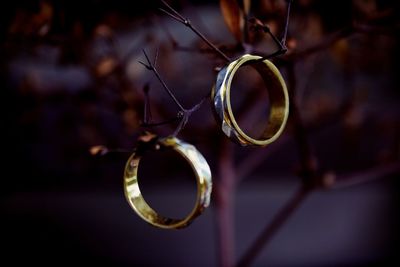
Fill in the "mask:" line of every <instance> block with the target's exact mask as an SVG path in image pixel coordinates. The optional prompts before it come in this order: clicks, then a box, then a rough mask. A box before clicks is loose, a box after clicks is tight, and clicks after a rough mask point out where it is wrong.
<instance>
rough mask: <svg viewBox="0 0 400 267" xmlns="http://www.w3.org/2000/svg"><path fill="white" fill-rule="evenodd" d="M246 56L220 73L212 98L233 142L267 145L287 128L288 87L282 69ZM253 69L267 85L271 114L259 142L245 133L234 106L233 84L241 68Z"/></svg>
mask: <svg viewBox="0 0 400 267" xmlns="http://www.w3.org/2000/svg"><path fill="white" fill-rule="evenodd" d="M260 58H261V57H259V56H253V55H247V54H246V55H243V56H241V57H240V58H238V59H237V60H235V61H233V62H231V63H230V64H228V65H227V66H226V67H224V68H223V69H221V70H220V72H219V73H218V76H217V81H216V83H215V85H214V87H213V90H212V94H211V99H212V101H213V108H214V111H215V115H216V117H217V120H218V121H219V122H220V123H221V127H222V131H223V132H224V133H225V135H226V136H228V137H229V138H230V139H231V140H233V141H234V142H236V143H239V144H240V145H242V146H249V145H252V146H266V145H268V144H270V143H272V142H274V141H275V140H276V139H277V138H278V137H279V136H280V135H281V133H282V131H283V129H284V128H285V125H286V121H287V118H288V115H289V97H288V92H287V88H286V84H285V81H284V79H283V78H282V75H281V74H280V72H279V70H278V69H277V68H276V67H275V65H274V64H273V63H272V62H270V61H269V60H262V61H261V60H260ZM246 65H248V66H252V67H253V68H254V69H255V70H256V71H257V72H258V73H259V74H260V75H261V77H262V78H263V81H264V83H265V85H266V86H267V90H268V95H269V102H270V112H269V119H268V123H267V126H266V128H265V130H264V132H263V133H262V134H261V136H260V137H258V138H257V139H255V138H252V137H250V136H249V135H248V134H246V133H245V132H244V131H243V130H242V129H241V128H240V127H239V125H238V123H237V122H236V119H235V116H234V114H233V111H232V106H231V84H232V80H233V77H234V76H235V74H236V72H237V71H238V69H239V68H240V67H241V66H246Z"/></svg>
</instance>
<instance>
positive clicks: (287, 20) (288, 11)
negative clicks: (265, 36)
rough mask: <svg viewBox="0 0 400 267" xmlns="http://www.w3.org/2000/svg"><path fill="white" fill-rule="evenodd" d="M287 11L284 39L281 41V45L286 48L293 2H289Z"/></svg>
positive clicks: (290, 0)
mask: <svg viewBox="0 0 400 267" xmlns="http://www.w3.org/2000/svg"><path fill="white" fill-rule="evenodd" d="M286 2H287V11H286V22H285V30H284V32H283V37H282V40H281V44H282V45H283V46H284V47H286V37H287V33H288V28H289V18H290V7H291V5H292V2H293V0H287V1H286Z"/></svg>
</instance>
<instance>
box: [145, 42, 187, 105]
mask: <svg viewBox="0 0 400 267" xmlns="http://www.w3.org/2000/svg"><path fill="white" fill-rule="evenodd" d="M143 54H144V56H145V57H146V60H147V64H145V63H143V62H141V61H139V63H140V64H142V65H143V66H145V67H146V68H147V69H148V70H151V71H152V72H153V73H154V74H155V75H156V77H157V79H158V81H159V82H160V83H161V84H162V86H163V88H164V89H165V91H166V92H167V93H168V95H169V96H170V97H171V98H172V100H173V101H174V103H175V104H176V105H177V106H178V108H179V109H180V110H185V108H184V107H183V106H182V105H181V103H179V101H178V99H176V97H175V96H174V94H173V93H172V91H171V90H170V89H169V88H168V86H167V84H166V83H165V82H164V80H163V79H162V78H161V76H160V74H159V73H158V70H157V68H156V67H155V64H153V63H151V61H150V59H149V56H148V55H147V53H146V51H145V50H144V49H143Z"/></svg>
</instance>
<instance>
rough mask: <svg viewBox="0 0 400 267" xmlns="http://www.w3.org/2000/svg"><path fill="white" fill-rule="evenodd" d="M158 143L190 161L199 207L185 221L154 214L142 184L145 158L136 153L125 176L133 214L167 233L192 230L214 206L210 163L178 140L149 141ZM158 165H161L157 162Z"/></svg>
mask: <svg viewBox="0 0 400 267" xmlns="http://www.w3.org/2000/svg"><path fill="white" fill-rule="evenodd" d="M151 142H153V143H155V145H154V147H155V148H156V149H160V148H169V149H173V150H175V151H176V152H178V154H179V155H181V156H182V157H183V158H185V159H186V161H188V163H189V164H190V166H191V167H192V169H193V172H194V174H195V177H196V181H197V197H196V204H195V206H194V207H193V209H192V211H191V212H190V214H189V215H188V216H186V217H185V218H183V219H176V218H168V217H164V216H163V215H160V214H158V213H157V212H156V211H154V210H153V209H152V208H151V207H150V206H149V205H148V204H147V203H146V201H145V200H144V198H143V196H142V194H141V192H140V188H139V184H138V168H139V163H140V158H141V154H142V153H141V152H140V150H139V149H138V150H136V151H135V152H134V153H133V154H132V155H131V157H130V158H129V159H128V161H127V163H126V166H125V173H124V190H125V197H126V199H127V200H128V202H129V204H130V206H131V207H132V208H133V210H134V211H135V212H136V213H137V214H138V215H139V216H140V217H141V218H142V219H143V220H145V221H146V222H148V223H150V224H152V225H154V226H157V227H160V228H165V229H178V228H183V227H186V226H188V225H189V224H190V223H191V222H192V221H193V220H194V219H195V218H196V217H197V216H199V215H200V214H201V213H202V212H203V210H204V209H205V208H206V207H208V206H209V204H210V195H211V188H212V181H211V171H210V167H209V166H208V164H207V161H206V160H205V159H204V157H203V156H202V155H201V154H200V152H199V151H198V150H197V149H196V148H195V147H194V146H193V145H190V144H187V143H185V142H183V141H181V140H179V139H178V138H175V137H167V138H163V139H157V138H156V137H155V138H153V139H151V140H149V141H148V143H151ZM155 164H157V163H156V162H155Z"/></svg>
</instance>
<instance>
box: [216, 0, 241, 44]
mask: <svg viewBox="0 0 400 267" xmlns="http://www.w3.org/2000/svg"><path fill="white" fill-rule="evenodd" d="M219 4H220V7H221V12H222V16H223V17H224V20H225V23H226V25H227V26H228V29H229V30H230V31H231V33H232V34H233V36H234V37H235V38H236V40H238V41H239V42H241V41H242V39H243V34H242V30H243V27H244V18H243V14H242V10H241V9H240V7H239V4H238V3H237V2H236V0H220V1H219Z"/></svg>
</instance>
